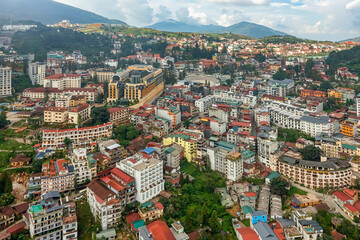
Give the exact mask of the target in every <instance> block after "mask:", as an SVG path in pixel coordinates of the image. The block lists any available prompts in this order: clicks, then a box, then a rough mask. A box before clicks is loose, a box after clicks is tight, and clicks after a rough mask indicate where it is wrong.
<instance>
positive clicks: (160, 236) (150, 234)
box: [139, 220, 177, 240]
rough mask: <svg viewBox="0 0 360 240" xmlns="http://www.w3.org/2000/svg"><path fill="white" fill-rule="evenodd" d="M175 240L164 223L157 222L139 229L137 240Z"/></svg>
mask: <svg viewBox="0 0 360 240" xmlns="http://www.w3.org/2000/svg"><path fill="white" fill-rule="evenodd" d="M165 239H166V240H177V239H176V238H175V237H174V234H173V233H172V232H171V230H170V228H169V227H168V225H167V224H166V222H164V221H160V220H157V221H155V222H152V223H150V224H148V225H146V226H145V227H141V228H139V240H165Z"/></svg>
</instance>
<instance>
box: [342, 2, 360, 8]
mask: <svg viewBox="0 0 360 240" xmlns="http://www.w3.org/2000/svg"><path fill="white" fill-rule="evenodd" d="M345 8H346V10H355V9H358V10H360V0H353V1H351V2H349V3H348V4H346V5H345Z"/></svg>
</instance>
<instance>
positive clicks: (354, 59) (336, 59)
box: [326, 46, 360, 76]
mask: <svg viewBox="0 0 360 240" xmlns="http://www.w3.org/2000/svg"><path fill="white" fill-rule="evenodd" d="M326 62H327V64H329V71H330V74H334V73H335V72H336V69H338V68H339V67H348V68H349V71H350V72H352V73H356V74H357V75H358V76H360V46H356V47H353V48H351V49H349V50H344V51H340V52H332V53H330V55H329V58H328V59H327V60H326Z"/></svg>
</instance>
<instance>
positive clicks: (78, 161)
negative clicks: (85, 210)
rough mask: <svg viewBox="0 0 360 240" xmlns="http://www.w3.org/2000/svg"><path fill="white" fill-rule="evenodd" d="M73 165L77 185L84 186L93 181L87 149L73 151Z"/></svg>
mask: <svg viewBox="0 0 360 240" xmlns="http://www.w3.org/2000/svg"><path fill="white" fill-rule="evenodd" d="M71 163H72V165H73V166H74V173H75V176H76V183H77V184H78V185H80V184H84V183H86V182H87V181H90V180H91V179H92V174H91V169H90V167H89V162H88V160H87V158H86V149H85V148H78V149H74V150H73V155H72V157H71Z"/></svg>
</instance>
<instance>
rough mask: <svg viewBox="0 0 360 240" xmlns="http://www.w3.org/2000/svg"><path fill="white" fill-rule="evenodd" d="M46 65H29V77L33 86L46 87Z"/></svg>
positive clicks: (38, 63) (37, 63)
mask: <svg viewBox="0 0 360 240" xmlns="http://www.w3.org/2000/svg"><path fill="white" fill-rule="evenodd" d="M45 70H46V64H44V63H40V62H35V63H29V70H28V73H29V77H30V79H31V83H32V85H41V86H43V85H44V80H45Z"/></svg>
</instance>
